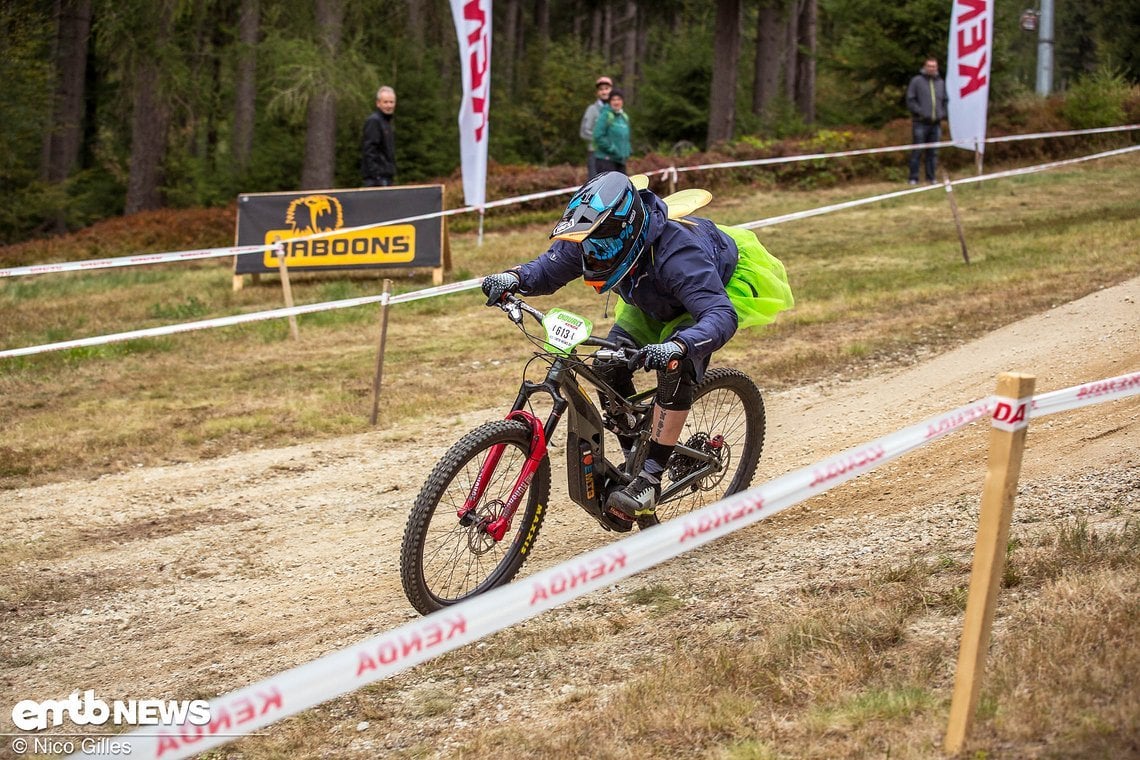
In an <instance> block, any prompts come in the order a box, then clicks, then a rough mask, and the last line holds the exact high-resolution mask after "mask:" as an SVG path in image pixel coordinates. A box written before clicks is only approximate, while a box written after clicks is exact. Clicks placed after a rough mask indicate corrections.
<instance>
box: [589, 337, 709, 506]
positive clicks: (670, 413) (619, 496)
mask: <svg viewBox="0 0 1140 760" xmlns="http://www.w3.org/2000/svg"><path fill="white" fill-rule="evenodd" d="M707 363H708V358H707V357H704V358H703V360H702V361H701V362H700V364H699V365H695V364H694V363H693V362H692V361H691V360H690V359H686V360H685V361H683V362H681V365H680V366H679V367H678V368H677V369H676V370H674V371H672V372H658V373H657V380H658V383H657V399H656V403H655V404H654V408H653V429H652V431H651V433H650V438H649V451H648V454H647V456H646V458H645V463H644V464H643V465H642V468H641V472H640V473H639V474H638V476H637V477H636V478H634V479H633V482H631V483H630V484H629V485H627V486H626V487H625V488H623V489H621V490H619V491H615V492H614V493H612V494H610V497H609V499H608V500H607V502H606V506H607V508H609V509H610V510H611V511H615V512H618V513H621V514H622V515H624V516H626V517H629V518H642V519H643V520H644V519H652V518H653V517H654V516H655V514H656V511H657V499H658V497H659V496H660V495H661V475H662V473H664V471H665V466H666V465H667V464H668V462H669V456H670V455H671V454H672V453H673V448H674V447H675V446H676V445H677V441H678V440H679V438H680V436H681V430H682V429H683V428H684V426H685V420H686V419H687V418H688V416H689V410H690V409H691V408H692V406H693V394H694V392H695V390H696V385H697V375H698V373H701V374H703V371H704V368H705V366H707Z"/></svg>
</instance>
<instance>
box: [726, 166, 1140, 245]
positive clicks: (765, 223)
mask: <svg viewBox="0 0 1140 760" xmlns="http://www.w3.org/2000/svg"><path fill="white" fill-rule="evenodd" d="M1137 150H1140V145H1132V146H1129V147H1127V148H1117V149H1116V150H1107V151H1104V152H1103V153H1094V154H1092V155H1088V156H1080V157H1078V158H1068V159H1065V160H1062V161H1051V162H1049V163H1047V164H1037V165H1036V166H1027V167H1024V168H1022V169H1010V170H1008V171H1004V172H997V173H996V174H982V175H979V176H977V177H966V178H964V179H956V180H953V181H952V182H950V184H951V185H969V184H973V183H975V182H989V181H990V180H994V179H1005V178H1007V177H1018V176H1021V175H1024V174H1035V173H1037V172H1043V171H1046V170H1048V169H1056V168H1057V167H1058V166H1068V165H1071V164H1079V163H1082V162H1084V161H1094V160H1097V159H1101V158H1111V157H1113V156H1121V155H1124V154H1125V153H1132V152H1134V151H1137ZM940 189H946V186H945V184H943V183H939V184H935V185H920V186H918V187H910V188H907V189H906V190H896V191H894V192H890V193H883V194H882V195H872V196H868V197H866V198H856V199H855V200H851V201H844V202H843V203H835V204H832V205H830V206H821V207H819V208H813V209H806V210H804V211H793V212H791V213H789V214H782V215H780V216H773V217H769V218H768V219H760V220H758V221H755V222H745V223H744V224H737V225H734V226H736V227H740V228H743V229H746V230H753V229H758V228H760V227H772V226H775V225H777V224H783V223H784V222H791V221H795V220H797V219H807V218H809V217H813V216H820V215H821V214H830V213H831V212H833V211H842V210H843V209H848V208H854V207H856V206H863V205H865V204H868V203H878V202H879V201H885V200H889V199H891V198H899V197H902V196H904V195H911V194H913V193H925V192H927V191H928V190H940Z"/></svg>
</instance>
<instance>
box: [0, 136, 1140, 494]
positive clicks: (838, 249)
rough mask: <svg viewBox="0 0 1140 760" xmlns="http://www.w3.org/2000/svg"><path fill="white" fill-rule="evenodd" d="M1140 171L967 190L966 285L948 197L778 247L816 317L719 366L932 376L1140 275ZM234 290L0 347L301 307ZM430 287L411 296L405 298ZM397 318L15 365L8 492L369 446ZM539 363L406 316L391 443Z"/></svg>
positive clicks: (519, 255)
mask: <svg viewBox="0 0 1140 760" xmlns="http://www.w3.org/2000/svg"><path fill="white" fill-rule="evenodd" d="M1138 167H1140V158H1137V157H1135V156H1130V157H1124V158H1120V159H1115V160H1113V161H1108V162H1102V163H1098V164H1095V165H1087V166H1084V167H1081V168H1079V169H1075V170H1069V171H1063V172H1055V173H1046V174H1042V175H1036V176H1032V177H1026V178H1021V179H1016V180H1003V181H997V182H993V183H987V184H983V185H976V186H972V187H969V188H963V189H961V190H960V191H959V192H958V196H959V197H958V200H959V205H960V206H961V208H962V212H963V215H964V223H965V225H966V229H967V235H968V237H969V242H970V246H971V252H972V259H973V263H972V264H971V265H970V266H968V267H967V266H965V265H964V264H963V263H962V261H961V258H960V256H959V253H958V244H957V238H956V235H955V233H954V230H953V225H952V223H951V221H950V218H949V214H948V212H947V209H946V204H945V201H944V200H943V199H942V195H944V194H943V193H942V192H941V191H936V192H931V193H926V194H923V195H921V196H914V197H908V198H906V199H899V200H896V201H892V202H889V203H886V204H879V205H874V206H868V207H863V208H860V209H855V210H851V211H845V212H841V213H836V214H832V215H827V216H823V217H818V218H816V219H813V220H809V221H801V222H795V223H789V224H785V225H782V226H779V227H774V228H771V229H768V230H763V231H761V238H762V240H763V241H764V242H765V243H766V245H768V247H769V248H770V249H771V250H772V251H773V252H775V253H776V254H777V255H779V256H780V257H781V258H782V259H783V260H784V261H785V263H786V264H787V266H788V269H789V272H790V274H791V278H792V282H793V285H794V287H795V290H796V294H797V301H798V304H797V308H796V310H795V311H794V312H792V313H790V314H787V315H784V316H783V317H782V318H781V319H780V320H779V321H778V322H777V324H776V325H774V326H772V327H771V328H769V329H766V330H757V331H749V332H748V333H745V334H741V335H739V336H738V337H737V338H736V339H734V340H733V342H732V343H731V344H729V346H728V347H726V348H725V349H724V351H723V352H722V353H721V354H719V355H718V361H720V362H721V363H723V364H728V365H735V366H739V367H741V368H743V369H745V370H747V371H748V372H749V373H750V374H752V375H753V376H754V377H756V378H757V379H758V381H759V382H760V383H761V384H762V385H763V386H766V387H768V388H773V387H781V386H787V385H793V384H799V383H803V382H808V381H812V380H816V379H819V378H822V377H827V376H833V375H837V374H858V373H862V372H865V371H867V370H868V369H876V368H881V367H884V366H893V365H899V364H905V363H910V362H913V361H915V360H916V359H917V358H921V357H922V356H925V355H929V354H930V353H932V352H938V351H941V350H944V349H945V348H947V347H949V346H953V345H957V344H960V343H962V342H964V341H966V340H969V339H971V338H973V337H976V336H978V335H980V334H982V333H984V332H987V331H989V330H992V329H994V328H995V327H997V326H1000V325H1003V324H1006V323H1008V322H1011V321H1014V320H1016V319H1018V318H1021V317H1023V316H1026V315H1028V314H1031V313H1035V312H1038V311H1040V310H1042V309H1045V308H1048V307H1049V306H1051V305H1053V304H1056V303H1061V302H1064V301H1068V300H1070V299H1073V298H1078V297H1080V296H1082V295H1085V294H1087V293H1089V292H1091V291H1093V290H1095V289H1097V288H1101V287H1105V286H1108V285H1112V284H1114V283H1117V282H1120V281H1122V280H1124V279H1127V278H1129V277H1132V276H1135V275H1136V274H1138V273H1140V257H1137V255H1136V242H1135V241H1136V240H1137V239H1140V204H1138V201H1137V198H1136V194H1135V180H1136V176H1137V168H1138ZM889 189H894V187H893V186H888V185H867V186H862V187H858V188H846V189H830V190H826V191H819V192H813V193H793V192H784V193H779V194H775V193H762V194H758V195H750V196H734V197H726V198H723V199H717V200H716V201H714V205H713V206H712V207H711V208H710V212H709V213H710V215H711V216H714V217H716V218H717V219H718V221H724V222H727V223H737V222H741V221H746V220H751V219H757V218H762V217H765V216H770V215H773V214H776V213H781V212H784V211H789V210H794V209H798V208H810V207H813V206H817V205H822V204H825V203H830V202H834V201H837V200H842V199H846V198H851V197H861V196H864V195H868V194H871V193H874V192H879V191H885V190H889ZM1058 197H1063V198H1064V199H1065V200H1064V203H1063V205H1061V206H1058V203H1057V198H1058ZM545 231H546V225H541V226H540V225H531V226H528V227H525V228H523V229H520V230H514V231H509V232H506V231H505V232H499V233H493V234H489V235H488V236H487V239H486V242H485V245H484V246H483V247H482V248H478V247H476V245H475V241H474V237H473V236H472V235H462V236H460V235H456V236H454V240H453V249H454V260H455V262H456V263H457V270H456V272H454V273H453V276H454V278H455V279H463V278H467V277H471V276H476V275H479V274H483V273H486V272H490V271H495V270H498V269H501V268H503V267H505V266H508V265H510V264H514V263H517V262H518V261H521V260H525V259H527V258H529V257H530V256H532V255H534V254H535V253H537V252H538V251H539V250H541V248H542V247H543V246H544V241H545ZM88 237H89V236H88ZM215 242H216V241H215ZM90 245H91V241H90V240H88V239H87V237H83V238H78V239H77V240H76V242H75V248H76V250H79V251H85V250H86V248H89V247H90ZM45 250H47V251H48V252H47V253H45V254H44V255H45V256H47V255H48V254H50V256H51V259H52V260H59V259H66V258H69V256H68V255H67V252H68V250H69V249H68V248H67V246H66V245H65V244H64V243H63V242H60V243H57V244H55V245H53V246H52V247H51V248H50V249H45ZM99 252H100V254H102V255H111V254H112V253H113V252H112V251H107V250H103V249H100V251H99ZM128 252H130V251H128V250H124V251H120V252H119V253H128ZM21 255H23V256H27V255H29V254H28V251H26V250H21ZM4 258H5V256H4V251H3V249H0V260H3V259H4ZM300 279H301V281H299V282H297V283H295V285H294V292H295V297H296V299H297V301H298V302H299V303H311V302H318V301H324V300H332V299H340V298H347V297H352V296H357V295H364V294H372V293H375V292H377V291H378V290H379V281H378V279H377V277H376V276H374V275H372V276H356V277H354V278H352V279H348V280H334V279H330V278H329V277H325V276H309V277H305V278H300ZM229 280H230V272H229V269H228V267H227V265H226V264H224V263H217V262H215V263H199V264H195V265H186V266H182V265H177V266H175V265H167V266H160V267H140V268H133V269H129V270H117V271H116V270H109V271H103V272H86V273H77V274H69V275H48V276H41V277H36V278H23V279H20V280H18V281H0V305H2V308H3V314H4V319H3V326H2V327H0V330H2V333H0V346H3V347H16V346H25V345H35V344H39V343H43V342H52V341H59V340H65V339H70V338H75V337H83V336H88V335H98V334H104V333H110V332H119V331H124V330H129V329H137V328H140V327H149V326H154V325H161V324H168V323H171V322H180V321H189V320H193V319H200V318H205V317H210V316H220V315H223V314H232V313H240V312H248V311H253V310H258V309H266V308H275V307H278V306H280V305H281V304H280V293H279V291H278V289H277V288H276V286H275V285H273V284H272V283H269V284H264V285H262V286H260V287H247V288H246V289H245V290H243V291H241V292H239V293H233V292H231V290H230V287H229ZM425 284H426V283H425V282H424V281H423V280H409V279H407V278H404V279H400V280H399V281H398V283H397V289H398V290H413V289H418V288H421V287H423V286H424V285H425ZM555 303H557V304H558V305H562V306H565V307H566V308H570V309H573V310H576V311H579V312H580V313H583V314H585V315H586V316H588V317H590V318H591V319H594V320H595V321H596V322H601V323H603V324H604V323H606V322H607V319H606V318H605V317H604V315H603V312H604V310H605V304H604V302H603V300H602V299H598V298H597V297H595V296H594V295H593V294H592V293H591V292H590V291H588V289H586V288H583V287H580V286H571V287H568V288H566V289H565V290H564V291H563V292H562V293H560V294H558V296H557V297H554V298H546V299H539V301H538V304H539V306H540V307H541V308H545V307H548V306H550V305H553V304H555ZM377 316H378V315H377V309H375V308H358V309H352V310H342V311H336V312H327V313H323V314H318V315H311V316H306V317H302V318H301V320H300V323H301V340H300V341H298V342H294V341H292V340H290V339H289V338H288V330H287V326H286V324H285V322H284V321H283V320H278V321H274V322H264V323H256V324H251V325H246V326H241V327H234V328H227V329H220V330H218V329H215V330H207V331H201V332H197V333H192V334H185V335H178V336H171V337H166V338H159V339H151V340H140V341H131V342H128V343H119V344H112V345H109V346H105V347H98V348H90V349H76V350H71V351H65V352H57V353H51V354H44V355H40V356H35V357H29V358H22V359H7V360H2V361H0V417H2V418H3V419H4V422H5V426H4V437H3V439H2V440H0V488H13V487H20V486H27V485H34V484H39V483H45V482H51V481H56V480H61V479H68V478H75V477H85V476H92V475H97V474H100V473H105V472H110V471H117V470H122V469H124V468H127V467H131V466H136V465H140V464H159V463H165V462H177V461H187V460H197V459H201V458H208V457H213V456H218V455H222V454H226V453H229V452H233V451H237V450H242V449H247V448H251V447H261V446H278V445H284V444H289V443H296V442H298V441H303V440H314V439H320V438H327V437H332V436H338V435H343V434H346V433H353V432H360V431H363V430H365V429H367V418H368V414H369V411H370V406H371V404H370V394H371V383H372V374H373V370H374V364H375V351H376V342H377V339H378V332H379V331H378V325H377ZM473 335H477V336H478V340H476V341H473V340H472V336H473ZM528 349H529V344H527V343H526V342H525V341H523V340H521V339H520V338H519V337H518V336H517V334H516V333H515V331H514V328H513V327H512V326H511V325H510V324H509V323H508V322H507V321H506V320H504V319H502V318H501V316H496V313H495V312H490V311H487V310H485V309H484V308H483V307H482V305H481V301H480V299H479V297H478V296H477V295H475V294H471V293H466V294H458V295H454V296H450V297H445V298H438V299H432V300H426V301H419V302H415V303H412V304H404V305H399V306H397V307H393V310H392V323H391V326H390V329H389V336H388V354H387V362H386V366H385V391H384V398H383V401H382V404H381V424H382V425H390V424H393V423H396V422H399V423H406V422H407V421H409V420H415V419H420V418H422V417H424V416H425V415H426V414H438V413H440V412H443V413H445V414H446V413H449V412H459V411H462V410H467V409H471V408H477V407H482V406H489V405H504V406H505V405H506V404H507V403H509V401H510V400H511V399H512V398H513V396H514V388H515V385H516V383H517V380H518V376H519V372H520V368H521V366H522V363H523V361H524V360H525V358H526V357H527V356H528V354H529V351H528Z"/></svg>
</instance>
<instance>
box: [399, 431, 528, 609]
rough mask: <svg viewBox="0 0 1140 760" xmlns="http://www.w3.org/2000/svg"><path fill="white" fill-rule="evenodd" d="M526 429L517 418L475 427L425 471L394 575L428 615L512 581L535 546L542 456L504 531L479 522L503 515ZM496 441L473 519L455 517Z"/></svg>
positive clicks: (522, 460) (523, 456)
mask: <svg viewBox="0 0 1140 760" xmlns="http://www.w3.org/2000/svg"><path fill="white" fill-rule="evenodd" d="M532 435H533V434H532V432H531V429H530V427H529V426H527V425H526V424H524V423H522V422H519V421H517V420H499V421H496V422H488V423H486V424H484V425H480V426H479V427H478V428H476V429H475V430H473V431H471V432H470V433H468V434H467V435H465V436H464V437H463V438H461V439H460V440H459V441H458V442H457V443H456V444H455V445H454V446H452V447H451V448H450V449H448V451H447V453H446V454H445V455H444V457H443V459H441V460H440V461H439V464H437V465H436V466H435V469H434V470H432V473H431V475H429V476H428V479H427V481H426V482H425V483H424V486H423V488H422V489H421V490H420V493H419V496H417V497H416V502H415V505H414V506H413V507H412V511H411V514H409V515H408V523H407V525H406V526H405V528H404V539H403V542H402V543H401V546H400V580H401V582H402V583H403V586H404V593H405V594H406V595H407V597H408V601H409V602H411V603H412V606H413V607H415V608H416V609H417V610H418V611H419V612H421V613H423V614H424V615H427V614H428V613H431V612H435V611H436V610H439V609H442V608H443V607H446V606H448V605H451V604H455V603H456V602H460V601H462V600H464V599H467V598H468V597H471V596H475V595H476V594H480V593H483V592H484V591H489V590H490V589H492V588H495V587H496V586H501V585H503V584H505V583H508V582H510V580H511V579H512V578H514V576H515V574H516V573H518V571H519V568H520V567H522V564H523V562H524V561H525V560H526V558H527V555H528V554H529V552H530V550H531V549H532V548H533V547H534V542H535V539H536V538H537V537H538V530H539V528H540V527H541V526H542V520H543V517H544V516H545V513H546V504H547V498H548V496H549V495H550V459H549V458H548V457H545V456H544V457H543V458H542V462H541V463H539V466H538V470H537V471H536V472H535V474H534V477H533V478H532V480H531V482H530V484H529V486H528V487H527V490H526V492H525V494H524V495H523V501H522V503H520V504H519V507H518V511H517V512H516V513H515V516H514V519H513V520H511V525H510V526H509V527H508V528H507V532H506V534H505V535H504V536H503V538H502V539H501V540H499V541H496V540H495V539H494V538H493V537H492V536H491V535H490V534H489V533H488V532H487V531H486V530H485V527H484V526H486V525H487V524H488V523H489V522H492V521H494V520H496V519H498V518H500V517H501V516H502V512H503V508H504V506H505V503H506V501H507V498H508V496H509V495H510V493H511V491H512V490H513V489H514V487H515V484H516V482H517V481H518V478H519V475H520V473H521V472H522V471H523V467H524V465H525V464H526V461H527V457H528V455H529V453H530V446H531V437H532ZM499 446H502V447H503V448H502V453H501V455H500V456H499V460H498V463H497V464H496V465H495V467H494V470H493V472H491V474H490V477H489V478H488V480H487V483H486V485H485V486H484V488H483V494H482V497H481V498H480V499H479V501H478V503H477V504H476V505H475V509H474V511H473V513H472V517H469V518H468V519H466V520H461V519H460V514H459V513H460V512H461V511H462V510H463V506H464V503H465V501H466V500H467V498H468V495H469V494H470V493H471V492H472V489H473V488H474V486H475V481H476V479H477V478H478V477H479V475H480V473H482V472H483V470H484V465H485V464H486V463H487V459H488V457H489V456H491V455H492V452H494V451H495V450H496V448H497V447H499Z"/></svg>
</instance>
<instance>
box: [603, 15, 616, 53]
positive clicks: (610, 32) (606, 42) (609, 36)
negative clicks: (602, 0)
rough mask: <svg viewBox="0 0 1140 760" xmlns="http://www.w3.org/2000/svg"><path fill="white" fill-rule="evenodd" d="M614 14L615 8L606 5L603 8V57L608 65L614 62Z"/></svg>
mask: <svg viewBox="0 0 1140 760" xmlns="http://www.w3.org/2000/svg"><path fill="white" fill-rule="evenodd" d="M613 44H614V13H613V7H612V6H611V5H610V4H609V3H606V4H605V5H603V6H602V57H603V58H605V59H606V63H608V64H613V62H614V48H613Z"/></svg>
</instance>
